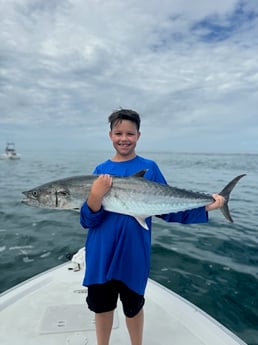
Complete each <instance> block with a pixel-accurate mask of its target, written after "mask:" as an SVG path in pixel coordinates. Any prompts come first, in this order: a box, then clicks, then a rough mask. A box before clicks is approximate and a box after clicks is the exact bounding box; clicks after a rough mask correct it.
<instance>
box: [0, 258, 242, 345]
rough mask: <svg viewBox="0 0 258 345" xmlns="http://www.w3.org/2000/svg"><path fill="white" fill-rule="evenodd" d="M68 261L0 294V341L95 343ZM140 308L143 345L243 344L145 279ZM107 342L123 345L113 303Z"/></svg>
mask: <svg viewBox="0 0 258 345" xmlns="http://www.w3.org/2000/svg"><path fill="white" fill-rule="evenodd" d="M77 267H79V265H78V266H77V263H76V260H75V262H73V261H72V262H68V263H65V264H62V265H60V266H57V267H56V268H54V269H51V270H48V271H46V272H44V273H41V274H39V275H37V276H35V277H33V278H31V279H29V280H27V281H25V282H24V283H22V284H19V285H17V286H15V287H14V288H12V289H10V290H7V291H6V292H4V293H2V294H1V295H0V339H1V345H23V344H26V345H32V344H33V345H46V344H47V345H59V344H60V345H86V344H87V345H90V344H92V345H93V344H96V337H95V324H94V314H93V313H92V312H90V311H89V310H88V308H87V306H86V302H85V297H86V292H87V288H85V287H83V286H82V285H81V283H82V279H83V274H84V269H81V270H80V269H77ZM145 297H146V303H145V307H144V315H145V316H144V317H145V321H144V342H143V343H144V344H146V345H161V344H162V345H171V344H173V345H247V344H246V343H244V342H243V341H242V340H241V339H239V338H238V337H237V336H236V335H234V334H233V333H232V332H231V331H229V330H228V329H226V328H225V327H224V326H223V325H222V324H220V323H219V322H217V321H216V320H214V319H213V318H212V317H210V316H209V315H208V314H206V313H205V312H203V311H202V310H200V309H199V308H198V307H196V306H194V305H193V304H191V303H190V302H188V301H186V300H185V299H183V298H182V297H180V296H179V295H177V294H175V293H174V292H172V291H170V290H168V289H167V288H165V287H163V286H162V285H160V284H158V283H157V282H155V281H153V280H151V279H149V281H148V285H147V289H146V295H145ZM110 344H113V345H129V344H130V341H129V336H128V333H127V328H126V326H125V321H124V315H123V311H122V308H121V305H120V304H119V305H118V307H117V310H116V313H115V319H114V323H113V330H112V335H111V341H110Z"/></svg>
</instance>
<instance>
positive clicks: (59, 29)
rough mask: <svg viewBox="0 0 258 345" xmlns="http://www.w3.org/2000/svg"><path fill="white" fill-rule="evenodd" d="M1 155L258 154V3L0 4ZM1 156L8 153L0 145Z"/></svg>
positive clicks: (58, 0)
mask: <svg viewBox="0 0 258 345" xmlns="http://www.w3.org/2000/svg"><path fill="white" fill-rule="evenodd" d="M0 5H1V12H0V19H1V20H0V145H1V146H2V147H3V149H4V146H5V143H6V141H15V142H16V146H17V150H18V148H19V150H18V151H19V152H20V151H26V150H30V149H33V150H42V149H49V148H50V147H53V148H55V149H57V150H58V149H62V148H64V149H68V148H69V149H71V150H76V149H78V148H82V149H85V148H87V149H88V150H93V149H107V147H109V146H108V145H111V144H110V143H109V139H108V129H109V128H108V123H107V117H108V115H109V114H110V113H111V112H112V111H113V110H115V109H118V108H119V107H123V108H131V109H134V110H136V111H138V112H139V113H140V115H141V117H142V128H141V131H142V137H141V139H140V142H139V144H138V145H139V146H138V147H139V148H140V150H142V151H144V150H146V151H147V150H148V151H151V150H152V151H153V150H165V151H176V152H182V151H184V152H219V153H220V152H222V153H232V152H233V153H258V113H257V108H258V6H257V0H242V1H237V0H217V1H209V0H194V1H192V0H188V1H187V0H163V1H155V0H149V1H146V0H124V1H120V0H105V1H104V0H8V1H7V0H0ZM0 151H1V147H0Z"/></svg>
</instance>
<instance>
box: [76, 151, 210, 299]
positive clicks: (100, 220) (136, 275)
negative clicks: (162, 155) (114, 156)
mask: <svg viewBox="0 0 258 345" xmlns="http://www.w3.org/2000/svg"><path fill="white" fill-rule="evenodd" d="M143 169H146V170H147V172H146V173H145V175H144V177H145V178H147V179H149V180H151V181H155V182H159V183H164V184H166V183H167V182H166V180H165V178H164V176H163V175H162V173H161V171H160V169H159V167H158V165H157V164H156V163H155V162H154V161H152V160H148V159H146V158H143V157H140V156H136V157H135V158H134V159H132V160H129V161H125V162H113V161H111V160H107V161H105V162H103V163H101V164H100V165H98V166H97V167H96V169H95V170H94V174H110V175H116V176H130V175H133V174H135V173H136V172H138V171H140V170H143ZM159 217H160V218H162V219H164V220H165V221H167V222H177V223H182V224H193V223H206V222H207V221H208V215H207V212H206V211H205V207H199V208H196V209H193V210H187V211H182V212H177V213H169V214H166V215H160V216H159ZM80 222H81V225H82V226H83V227H84V228H87V229H89V231H88V235H87V240H86V244H85V246H86V272H85V277H84V280H83V285H85V286H88V285H91V284H103V283H105V282H107V281H109V280H111V279H116V280H120V281H122V282H124V283H125V284H126V285H127V286H128V287H129V288H130V289H131V290H133V291H135V292H137V293H138V294H141V295H144V291H145V288H146V284H147V280H148V276H149V271H150V253H151V217H149V218H147V219H146V223H147V225H148V227H149V231H146V230H144V229H143V228H142V227H141V226H140V224H139V223H138V222H137V221H136V219H134V218H133V217H131V216H127V215H122V214H118V213H114V212H109V211H105V210H104V209H103V208H101V209H100V210H99V211H98V212H92V211H91V210H90V208H89V207H88V205H87V202H85V203H84V204H83V205H82V207H81V211H80Z"/></svg>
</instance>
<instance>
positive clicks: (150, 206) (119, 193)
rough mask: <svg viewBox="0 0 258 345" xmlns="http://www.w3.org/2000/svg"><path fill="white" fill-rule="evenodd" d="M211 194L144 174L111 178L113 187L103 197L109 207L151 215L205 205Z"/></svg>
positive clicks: (130, 212) (116, 210) (106, 206)
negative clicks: (158, 181)
mask: <svg viewBox="0 0 258 345" xmlns="http://www.w3.org/2000/svg"><path fill="white" fill-rule="evenodd" d="M212 200H213V199H212V197H211V196H210V195H208V194H204V193H197V192H192V191H187V190H184V189H179V188H173V187H171V186H168V185H162V184H160V183H154V182H150V181H148V180H146V179H144V178H139V177H131V178H127V179H126V180H125V179H123V180H121V179H120V178H113V187H112V189H111V190H110V191H109V193H107V194H106V196H105V197H104V200H103V207H104V208H105V209H106V210H108V211H113V212H117V213H122V214H130V215H134V216H151V215H158V214H164V213H170V212H177V211H182V210H186V209H191V208H196V207H200V206H204V205H207V203H209V202H211V201H212Z"/></svg>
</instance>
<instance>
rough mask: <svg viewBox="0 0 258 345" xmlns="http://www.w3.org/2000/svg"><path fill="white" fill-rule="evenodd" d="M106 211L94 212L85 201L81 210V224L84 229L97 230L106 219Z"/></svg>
mask: <svg viewBox="0 0 258 345" xmlns="http://www.w3.org/2000/svg"><path fill="white" fill-rule="evenodd" d="M104 213H105V211H104V209H103V207H101V209H100V210H99V211H97V212H92V211H91V209H90V208H89V206H88V204H87V202H86V201H85V202H84V203H83V205H82V207H81V210H80V224H81V226H82V227H83V228H85V229H88V228H95V227H96V226H98V225H99V224H100V223H101V222H102V220H103V217H104Z"/></svg>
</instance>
